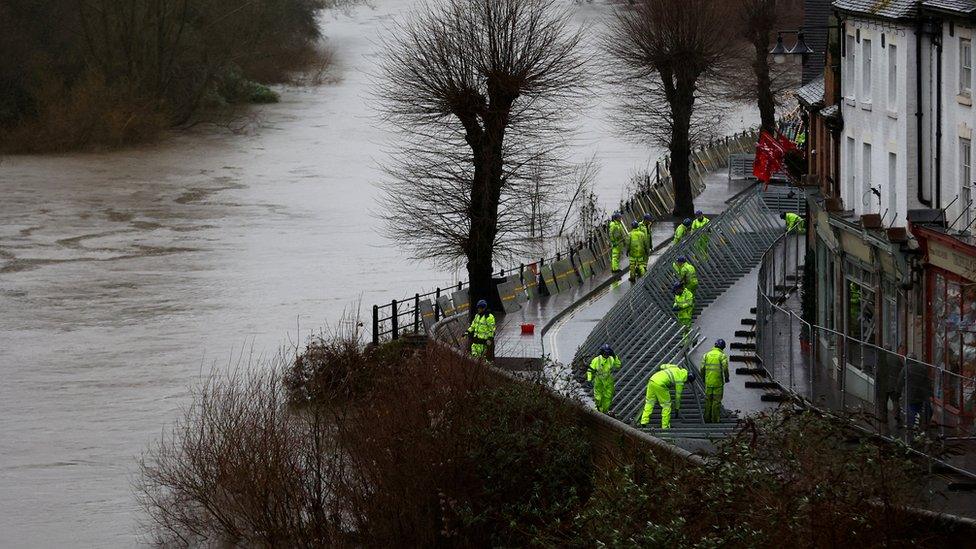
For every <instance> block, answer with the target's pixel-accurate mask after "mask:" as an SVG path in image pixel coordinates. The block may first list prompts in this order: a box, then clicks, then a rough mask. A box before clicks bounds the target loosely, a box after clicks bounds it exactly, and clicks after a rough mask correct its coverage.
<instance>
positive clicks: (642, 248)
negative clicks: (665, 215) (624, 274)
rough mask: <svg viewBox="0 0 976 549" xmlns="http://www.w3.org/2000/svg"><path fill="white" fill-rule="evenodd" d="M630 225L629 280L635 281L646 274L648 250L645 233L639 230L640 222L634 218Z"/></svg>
mask: <svg viewBox="0 0 976 549" xmlns="http://www.w3.org/2000/svg"><path fill="white" fill-rule="evenodd" d="M630 227H631V230H630V238H629V241H630V244H629V246H628V247H627V257H628V259H630V281H631V282H636V281H637V279H638V278H640V277H642V276H644V275H645V274H647V254H648V252H650V250H648V249H647V234H646V233H645V232H644V231H642V230H641V228H640V223H639V222H637V221H636V220H635V221H634V222H633V223H631V224H630Z"/></svg>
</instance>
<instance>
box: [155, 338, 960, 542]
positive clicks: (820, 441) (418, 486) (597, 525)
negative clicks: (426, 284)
mask: <svg viewBox="0 0 976 549" xmlns="http://www.w3.org/2000/svg"><path fill="white" fill-rule="evenodd" d="M620 435H621V434H620V433H619V432H616V431H614V430H612V429H606V428H604V427H599V426H597V425H594V424H593V423H592V422H591V421H587V420H586V419H585V417H584V415H581V414H580V413H579V412H578V411H577V410H576V409H575V408H574V407H573V406H568V405H567V404H566V403H564V402H563V401H560V400H557V399H554V398H552V397H551V396H550V393H549V392H548V391H547V390H546V389H545V388H543V387H541V386H539V385H534V384H532V383H525V384H521V383H517V384H516V383H511V382H509V381H507V380H506V379H505V378H501V377H499V376H497V375H494V374H493V373H492V372H491V371H490V370H488V369H486V368H484V367H483V366H480V365H478V364H475V363H472V362H470V361H468V360H467V359H465V358H462V357H459V356H458V355H456V354H454V353H452V352H450V351H447V350H445V349H442V348H439V347H420V348H414V347H409V346H404V345H398V344H391V345H387V346H383V347H379V348H374V349H363V348H361V347H360V346H358V345H356V344H353V343H350V342H345V341H342V340H337V341H331V342H316V343H313V344H312V345H310V346H309V347H308V349H306V351H305V353H304V354H302V355H301V356H300V357H298V359H297V360H295V361H294V362H292V363H290V364H288V365H282V367H281V368H277V369H272V370H264V371H263V373H250V374H243V375H238V376H232V377H230V378H219V379H216V380H214V381H211V383H210V384H208V385H207V386H206V387H205V388H203V389H202V390H201V391H199V392H198V393H197V395H196V398H195V401H194V405H193V406H192V407H191V408H189V409H188V410H187V412H186V414H185V416H184V417H183V419H182V420H181V421H180V422H179V423H178V425H177V426H176V428H175V429H174V430H173V432H172V434H171V435H170V436H168V437H166V438H165V439H164V440H163V441H161V442H160V443H159V444H157V445H155V446H154V447H153V448H152V449H151V450H150V451H149V452H148V453H147V454H146V455H145V456H144V459H143V464H142V465H143V467H142V470H143V476H142V479H143V483H142V486H141V489H140V494H141V496H142V499H143V502H144V504H145V506H146V510H147V511H148V513H149V516H150V517H151V519H152V523H153V524H154V534H155V535H156V536H157V540H158V541H167V542H173V541H176V542H182V543H184V544H189V545H192V544H195V543H198V542H200V541H201V540H204V539H206V540H210V541H214V540H225V541H231V542H234V543H236V544H240V545H246V546H250V545H255V544H266V545H270V546H322V545H328V546H379V545H391V544H396V545H409V546H421V545H422V546H513V545H518V546H522V545H542V546H594V545H608V546H614V547H618V546H634V547H637V546H656V545H659V544H662V543H667V544H672V543H673V544H675V546H681V547H685V546H687V547H718V546H737V547H738V546H748V547H774V546H775V547H782V546H785V545H789V544H799V545H801V546H809V547H824V546H851V545H861V546H867V547H880V546H892V545H909V544H916V545H922V546H940V545H944V544H946V543H947V542H952V541H953V540H956V541H958V540H959V539H960V538H959V537H958V536H959V532H953V531H951V530H949V529H946V528H945V527H944V526H943V525H937V524H934V523H932V522H931V521H927V520H922V519H920V518H919V517H918V516H917V515H914V514H911V513H908V512H905V511H904V507H905V506H906V505H910V504H917V503H919V502H917V501H916V498H917V494H918V489H917V487H918V486H919V483H921V482H922V477H923V472H922V471H920V470H919V469H917V468H916V466H915V465H914V464H913V463H912V461H911V460H910V459H908V456H907V455H905V454H904V453H903V452H902V451H901V450H900V449H898V448H895V447H891V446H886V445H876V444H874V443H873V442H871V441H868V440H864V441H861V440H853V439H852V438H851V436H850V432H848V431H847V430H846V429H845V428H844V427H842V426H841V425H840V424H835V423H833V422H830V421H827V420H824V419H821V418H819V417H816V416H813V415H809V414H806V413H803V412H799V411H793V410H786V411H782V412H779V413H776V414H772V415H768V416H761V417H758V418H755V419H753V420H752V421H749V422H748V423H746V425H745V427H744V428H743V429H742V430H741V431H740V432H739V433H738V434H737V435H736V436H735V437H734V438H732V439H731V440H729V441H728V442H727V443H726V444H725V445H723V447H722V449H721V451H720V452H719V454H718V455H717V456H716V459H714V460H712V461H710V462H709V464H708V465H707V466H704V467H702V466H695V465H692V464H690V463H688V462H685V461H682V460H678V459H674V457H673V456H669V455H667V454H665V453H655V452H648V451H646V449H643V450H640V449H635V448H634V447H633V446H632V445H631V446H630V447H628V444H627V442H626V440H625V438H626V437H623V436H620ZM635 450H639V451H635Z"/></svg>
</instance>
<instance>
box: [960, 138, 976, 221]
mask: <svg viewBox="0 0 976 549" xmlns="http://www.w3.org/2000/svg"><path fill="white" fill-rule="evenodd" d="M972 150H973V148H972V142H971V141H970V140H969V139H965V138H962V137H960V138H959V202H960V204H961V206H962V208H964V210H963V212H962V213H963V216H962V218H961V219H963V220H965V221H966V223H969V222H970V221H971V219H970V215H971V212H972V209H971V208H970V206H971V204H970V203H969V201H970V200H971V197H972V185H973V170H972V165H973V163H972Z"/></svg>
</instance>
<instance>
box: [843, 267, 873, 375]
mask: <svg viewBox="0 0 976 549" xmlns="http://www.w3.org/2000/svg"><path fill="white" fill-rule="evenodd" d="M844 268H845V269H844V270H845V271H846V273H845V275H846V276H845V277H844V282H845V287H844V295H845V305H846V307H845V308H846V310H847V318H846V319H845V323H846V324H847V329H846V330H845V333H846V334H847V336H848V337H849V338H850V340H849V343H850V345H849V346H848V351H847V362H848V363H849V364H851V365H853V366H855V367H857V368H862V369H865V370H867V371H869V372H870V371H872V369H871V368H870V366H871V365H872V364H873V360H872V359H871V357H867V356H863V354H862V351H863V350H862V348H861V345H860V343H861V342H864V343H871V344H874V343H875V339H876V338H875V333H876V322H875V318H874V311H875V287H876V286H875V282H874V280H875V275H874V274H873V273H871V272H870V271H867V270H864V269H862V268H861V267H860V266H858V265H857V264H855V263H853V262H851V261H848V262H846V263H845V265H844Z"/></svg>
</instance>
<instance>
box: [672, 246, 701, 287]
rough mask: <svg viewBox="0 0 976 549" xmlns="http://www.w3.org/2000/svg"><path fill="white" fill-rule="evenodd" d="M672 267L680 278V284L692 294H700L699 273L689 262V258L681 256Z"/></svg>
mask: <svg viewBox="0 0 976 549" xmlns="http://www.w3.org/2000/svg"><path fill="white" fill-rule="evenodd" d="M674 261H675V262H674V263H673V264H672V265H671V267H672V268H674V274H676V275H677V276H678V282H679V283H680V284H681V285H682V286H684V287H685V288H688V290H689V291H691V293H692V294H695V293H697V292H698V272H697V271H696V270H695V267H694V266H693V265H692V264H691V263H689V262H688V258H687V257H685V256H683V255H679V256H678V257H677V258H676V259H675V260H674Z"/></svg>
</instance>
